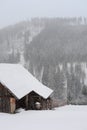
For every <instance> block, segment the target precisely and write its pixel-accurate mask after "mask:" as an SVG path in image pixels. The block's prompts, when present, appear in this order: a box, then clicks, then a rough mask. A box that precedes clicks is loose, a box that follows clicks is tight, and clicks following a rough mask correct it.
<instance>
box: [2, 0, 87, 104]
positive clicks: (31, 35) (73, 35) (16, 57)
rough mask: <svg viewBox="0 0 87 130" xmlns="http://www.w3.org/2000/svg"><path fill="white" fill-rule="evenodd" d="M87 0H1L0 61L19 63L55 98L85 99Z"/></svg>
mask: <svg viewBox="0 0 87 130" xmlns="http://www.w3.org/2000/svg"><path fill="white" fill-rule="evenodd" d="M86 5H87V1H86V0H66V1H65V0H61V1H60V0H53V1H52V0H51V1H50V0H44V1H41V0H36V1H34V0H32V1H29V0H25V1H24V0H22V1H21V0H19V1H17V0H15V1H13V0H7V1H5V0H3V1H0V28H1V29H0V63H20V64H22V65H23V66H24V67H25V68H27V70H29V72H31V73H32V74H33V75H34V76H35V77H36V78H37V79H38V80H39V81H40V82H42V83H43V84H45V85H46V86H48V87H50V88H52V89H53V90H54V93H53V95H52V98H55V99H57V100H61V101H62V102H64V101H67V102H68V103H71V104H87V15H86V12H87V11H86V10H87V9H86Z"/></svg>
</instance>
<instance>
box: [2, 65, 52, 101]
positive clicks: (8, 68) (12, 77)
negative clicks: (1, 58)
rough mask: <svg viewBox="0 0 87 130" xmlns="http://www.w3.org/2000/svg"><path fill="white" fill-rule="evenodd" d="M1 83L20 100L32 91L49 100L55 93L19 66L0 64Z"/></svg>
mask: <svg viewBox="0 0 87 130" xmlns="http://www.w3.org/2000/svg"><path fill="white" fill-rule="evenodd" d="M0 82H1V83H2V84H3V85H4V86H6V87H7V88H8V89H9V90H10V91H11V92H12V93H13V94H14V95H15V96H16V97H17V98H18V99H20V98H22V97H24V96H25V95H27V94H28V93H30V92H31V91H34V92H36V93H37V94H39V95H40V96H42V97H43V98H45V99H46V98H48V97H49V96H50V94H51V93H52V92H53V90H51V89H50V88H48V87H46V86H44V85H43V84H42V83H40V82H39V81H38V80H37V79H36V78H34V77H33V76H32V74H30V73H29V72H28V71H27V70H26V69H25V68H24V67H22V66H21V65H19V64H3V63H1V64H0Z"/></svg>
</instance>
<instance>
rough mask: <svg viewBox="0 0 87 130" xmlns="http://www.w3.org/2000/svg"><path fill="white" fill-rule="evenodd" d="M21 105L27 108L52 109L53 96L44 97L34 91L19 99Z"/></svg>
mask: <svg viewBox="0 0 87 130" xmlns="http://www.w3.org/2000/svg"><path fill="white" fill-rule="evenodd" d="M18 102H19V103H18V104H20V106H19V107H22V108H25V109H26V110H47V109H51V108H52V107H51V98H50V97H49V98H48V99H44V98H43V97H41V96H40V95H38V94H37V93H35V92H34V91H32V92H31V93H29V94H28V95H26V96H25V97H23V98H22V99H20V100H19V101H18Z"/></svg>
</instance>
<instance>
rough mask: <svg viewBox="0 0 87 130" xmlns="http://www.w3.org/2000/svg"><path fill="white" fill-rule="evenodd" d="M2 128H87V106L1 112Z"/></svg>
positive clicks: (42, 129)
mask: <svg viewBox="0 0 87 130" xmlns="http://www.w3.org/2000/svg"><path fill="white" fill-rule="evenodd" d="M0 130H87V106H71V105H70V106H64V107H60V108H56V110H47V111H46V110H45V111H21V112H20V113H17V114H5V113H0Z"/></svg>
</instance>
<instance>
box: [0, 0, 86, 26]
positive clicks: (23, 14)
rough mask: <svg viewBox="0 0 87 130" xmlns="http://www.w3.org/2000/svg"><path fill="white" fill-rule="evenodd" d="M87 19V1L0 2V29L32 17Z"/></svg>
mask: <svg viewBox="0 0 87 130" xmlns="http://www.w3.org/2000/svg"><path fill="white" fill-rule="evenodd" d="M74 16H77V17H79V16H85V17H87V0H0V28H2V27H4V26H7V25H10V24H15V23H17V22H19V21H23V20H28V19H30V18H32V17H74Z"/></svg>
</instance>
